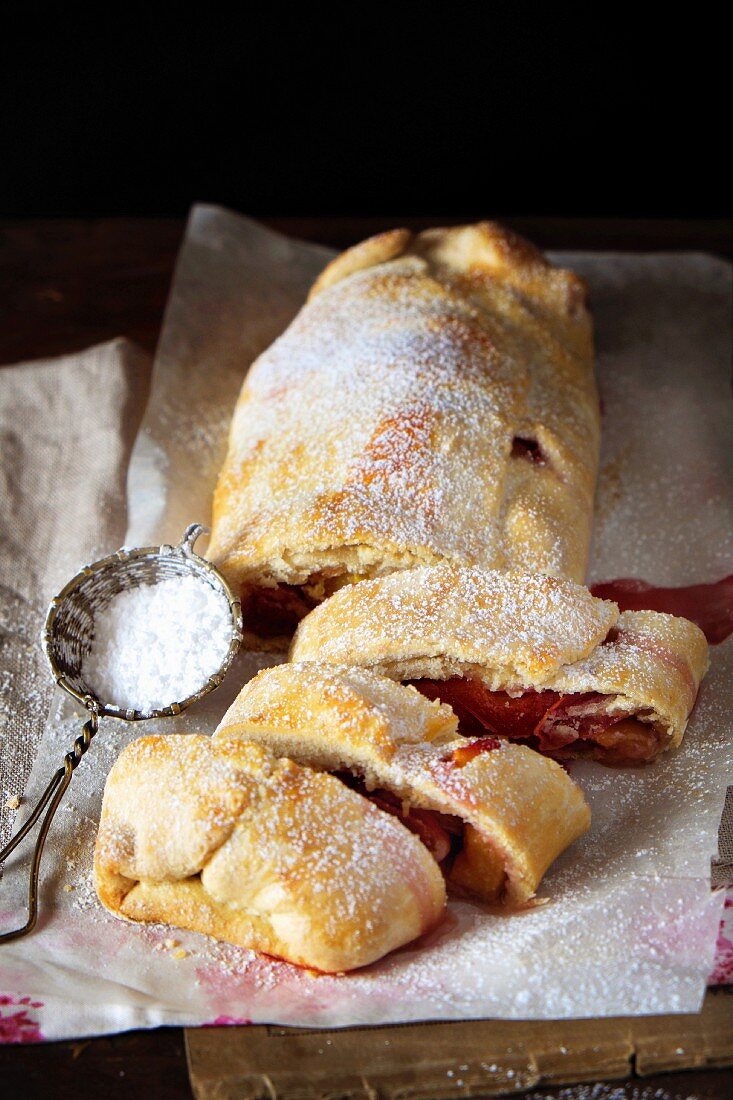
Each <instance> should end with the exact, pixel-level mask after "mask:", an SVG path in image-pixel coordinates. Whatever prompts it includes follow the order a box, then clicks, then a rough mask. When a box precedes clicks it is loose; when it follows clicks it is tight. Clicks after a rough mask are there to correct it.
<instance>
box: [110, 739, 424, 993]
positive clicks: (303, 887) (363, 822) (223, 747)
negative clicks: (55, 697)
mask: <svg viewBox="0 0 733 1100" xmlns="http://www.w3.org/2000/svg"><path fill="white" fill-rule="evenodd" d="M94 878H95V885H96V888H97V892H98V894H99V897H100V900H101V901H102V903H103V904H104V905H105V906H106V907H107V908H108V909H109V910H110V911H111V912H113V913H114V914H115V915H116V916H119V917H124V918H127V919H129V920H133V921H164V922H167V923H170V924H173V925H176V926H178V927H180V928H187V929H191V930H193V931H196V932H204V933H207V934H208V935H211V936H214V937H216V938H217V939H221V940H227V941H229V942H230V943H234V944H239V945H241V946H243V947H247V948H252V949H254V950H257V951H263V952H266V953H267V954H270V955H275V956H278V957H281V958H283V959H287V960H289V961H290V962H294V963H298V964H300V965H303V966H308V967H312V968H314V969H317V970H323V971H329V972H338V971H342V970H352V969H354V968H356V967H360V966H364V965H366V964H367V963H370V962H373V961H375V960H376V959H379V958H381V957H382V956H383V955H385V954H386V953H387V952H389V951H392V950H393V949H394V948H396V947H399V946H401V945H403V944H405V943H408V942H409V941H410V940H412V939H414V938H415V937H416V936H419V935H421V934H422V933H423V932H425V931H426V930H427V929H429V928H430V927H431V926H432V925H433V924H435V923H436V921H437V920H439V918H440V916H441V914H442V912H443V909H444V905H445V887H444V883H443V879H442V876H441V874H440V871H439V869H438V867H437V865H436V863H435V861H434V860H433V858H432V856H431V855H430V854H429V853H428V851H427V849H426V848H425V847H424V845H423V844H422V843H421V842H420V841H419V840H418V839H417V837H415V836H414V835H413V834H412V833H411V832H410V831H409V830H408V829H406V828H405V827H404V826H403V825H402V824H401V823H400V822H399V821H398V820H396V819H395V818H394V817H393V816H392V815H390V814H387V813H384V812H383V811H381V810H380V809H378V807H376V806H375V805H373V804H372V803H371V802H369V801H368V800H367V799H365V798H362V797H361V796H360V795H359V794H357V793H356V792H355V791H352V790H350V789H349V788H348V787H346V786H344V784H343V783H340V782H339V780H338V779H335V778H333V777H332V776H330V775H325V774H322V773H320V772H314V771H312V770H310V769H308V768H304V767H300V766H299V765H298V764H295V763H293V762H292V761H290V760H283V759H279V758H278V757H277V756H276V755H274V754H273V753H272V752H270V751H269V750H268V749H267V748H265V747H263V746H261V745H255V744H246V743H243V742H242V741H240V740H238V741H236V742H227V741H226V740H225V739H218V740H217V741H216V742H215V743H214V742H212V740H211V738H209V737H203V736H198V735H188V736H181V735H178V734H174V735H170V736H152V737H143V738H140V739H139V740H138V741H134V742H133V743H132V744H131V745H129V746H128V748H126V749H125V750H124V751H123V753H122V754H121V755H120V757H119V759H118V760H117V762H116V763H115V765H114V767H113V768H112V771H111V772H110V775H109V778H108V780H107V784H106V787H105V792H104V801H103V805H102V817H101V822H100V826H99V834H98V837H97V844H96V849H95V858H94Z"/></svg>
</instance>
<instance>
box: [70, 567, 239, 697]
mask: <svg viewBox="0 0 733 1100" xmlns="http://www.w3.org/2000/svg"><path fill="white" fill-rule="evenodd" d="M231 639H232V619H231V613H230V609H229V604H228V602H227V600H226V597H225V596H224V594H223V593H222V592H220V591H218V590H217V589H215V588H213V587H212V586H211V585H210V584H207V583H206V582H205V581H202V580H198V579H197V578H196V577H191V576H189V577H170V578H168V579H166V580H164V581H160V582H159V583H157V584H152V585H142V586H140V587H139V588H132V589H128V590H127V591H124V592H120V593H118V594H117V595H116V596H114V597H113V598H112V599H111V600H110V602H109V603H108V604H107V606H106V607H105V608H104V609H103V611H102V612H100V613H99V614H98V616H97V622H96V630H95V635H94V639H93V641H92V648H91V651H90V652H89V654H88V655H87V656H86V658H85V659H84V666H83V674H84V679H85V681H86V682H87V684H88V685H89V687H90V688H91V689H92V690H93V691H94V692H95V694H96V695H97V696H98V697H99V698H100V699H101V700H102V701H103V702H106V703H112V704H114V705H116V706H118V707H123V708H132V709H134V710H137V711H140V712H141V713H142V714H151V713H152V712H153V711H155V710H161V709H162V708H164V707H167V706H170V704H171V703H176V702H181V701H182V700H184V699H187V698H188V697H189V696H190V695H193V694H194V693H195V692H196V691H198V690H199V689H200V688H202V687H203V686H204V684H205V683H206V681H207V680H208V679H209V677H210V676H213V675H214V673H216V672H217V671H218V670H219V669H220V668H221V665H222V663H223V661H224V658H225V657H226V653H227V650H228V648H229V644H230V642H231Z"/></svg>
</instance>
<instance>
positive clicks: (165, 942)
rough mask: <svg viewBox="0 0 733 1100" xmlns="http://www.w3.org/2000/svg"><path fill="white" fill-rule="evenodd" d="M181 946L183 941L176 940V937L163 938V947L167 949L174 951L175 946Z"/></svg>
mask: <svg viewBox="0 0 733 1100" xmlns="http://www.w3.org/2000/svg"><path fill="white" fill-rule="evenodd" d="M180 946H181V941H180V940H174V939H171V938H169V939H167V940H163V947H165V949H166V950H167V951H172V950H173V948H174V947H180Z"/></svg>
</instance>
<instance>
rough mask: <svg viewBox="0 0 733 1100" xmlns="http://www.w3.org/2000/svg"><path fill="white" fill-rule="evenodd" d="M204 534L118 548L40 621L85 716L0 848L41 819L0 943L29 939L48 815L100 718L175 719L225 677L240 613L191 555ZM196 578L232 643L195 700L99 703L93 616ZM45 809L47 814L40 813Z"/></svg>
mask: <svg viewBox="0 0 733 1100" xmlns="http://www.w3.org/2000/svg"><path fill="white" fill-rule="evenodd" d="M202 534H208V528H206V527H202V526H201V525H200V524H192V525H191V526H190V527H188V528H187V529H186V532H185V534H184V535H183V538H182V539H181V541H180V543H178V545H177V546H167V545H164V546H145V547H140V548H138V549H135V550H126V549H124V548H123V549H122V550H118V551H117V552H116V553H114V554H110V555H109V556H108V557H106V558H102V559H101V560H100V561H97V562H94V563H93V564H92V565H87V566H86V567H85V568H84V569H82V570H81V571H80V572H79V573H77V575H76V576H75V577H72V579H71V580H70V581H69V582H68V584H66V585H65V586H64V588H62V590H61V592H59V594H58V596H56V597H55V598H54V599H53V600H52V601H51V605H50V607H49V609H48V615H47V617H46V628H45V636H44V648H45V651H46V656H47V657H48V660H49V663H50V665H51V671H52V673H53V675H54V679H55V680H56V683H57V684H58V685H59V686H60V687H62V688H63V689H64V691H67V692H68V693H69V695H72V696H73V697H74V699H76V700H77V701H78V702H79V703H81V704H82V705H83V706H84V707H85V708H86V709H87V711H88V712H89V717H88V719H87V721H86V722H85V723H84V727H83V729H82V732H81V733H80V734H79V736H78V737H77V738H76V740H75V741H74V746H73V748H72V749H71V750H70V751H69V752H67V753H66V756H65V757H64V762H63V764H62V765H61V767H60V768H59V769H58V770H57V771H56V772H55V773H54V775H53V777H52V778H51V781H50V782H49V784H48V786H47V787H46V789H45V791H44V792H43V794H42V795H41V797H40V799H39V800H38V802H37V804H36V806H35V807H34V809H33V812H32V813H31V814H30V816H29V818H28V820H27V821H26V822H25V824H24V825H22V826H21V828H20V829H19V830H18V831H17V832H16V833H15V835H14V836H13V837H12V838H11V840H10V841H9V842H8V843H7V844H6V845H5V847H4V848H3V849H2V851H0V876H1V875H2V865H3V863H4V861H5V860H6V859H7V858H8V856H9V855H10V854H11V852H13V851H14V850H15V849H16V848H17V847H18V845H19V844H20V843H21V841H22V840H23V839H24V838H25V837H26V836H27V835H28V833H29V832H30V831H31V829H32V828H33V826H34V825H35V824H36V822H37V821H38V820H39V818H40V817H41V815H43V821H42V822H41V827H40V830H39V833H38V838H37V840H36V844H35V847H34V849H33V860H32V862H31V869H30V880H29V883H28V920H27V921H26V923H25V924H24V925H23V926H22V927H21V928H16V929H13V930H12V931H10V932H4V933H2V934H0V943H8V942H9V941H10V940H15V939H20V937H21V936H25V935H27V934H28V933H29V932H30V931H31V930H32V929H33V928H34V927H35V924H36V920H37V918H38V880H39V873H40V866H41V857H42V855H43V847H44V844H45V842H46V837H47V836H48V831H49V829H50V827H51V822H52V821H53V817H54V814H55V813H56V810H57V809H58V806H59V803H60V802H61V799H62V798H63V797H64V794H65V792H66V789H67V787H68V786H69V783H70V782H71V777H72V775H73V774H74V769H75V768H76V766H77V764H78V763H79V761H80V760H81V758H82V756H83V755H84V753H85V752H86V751H87V749H88V748H89V745H90V743H91V740H92V738H93V737H94V735H95V733H96V732H97V730H98V728H99V720H100V718H102V717H105V716H107V717H111V718H122V719H124V720H125V721H127V722H138V721H144V720H145V719H148V718H165V717H169V716H172V715H176V714H180V713H181V711H183V710H185V709H186V707H189V706H190V705H191V704H192V703H195V702H197V700H199V699H202V698H203V697H204V696H205V695H207V694H208V693H209V692H210V691H212V690H213V689H214V688H215V687H218V686H219V684H220V683H221V682H222V680H223V679H224V677H225V676H226V674H227V672H228V671H229V668H230V666H231V663H232V661H233V660H234V657H235V656H236V654H237V651H238V650H239V647H240V644H241V641H242V609H241V606H240V602H239V599H238V597H237V596H235V595H234V593H233V592H232V590H231V588H230V587H229V585H228V584H227V582H226V581H225V580H224V578H223V576H222V575H221V573H220V572H219V571H218V569H216V568H215V567H214V566H213V565H212V564H211V562H209V561H207V560H206V559H205V558H202V557H200V556H199V555H198V554H195V553H194V551H193V546H194V543H195V542H196V540H197V539H198V538H199V536H200V535H202ZM185 576H194V577H197V578H198V579H199V580H201V581H203V582H205V583H207V584H209V585H210V586H211V587H212V588H214V589H217V590H219V591H220V592H221V593H222V594H223V595H224V596H225V597H226V599H227V602H228V604H229V610H230V612H231V617H232V640H231V642H230V645H229V648H228V650H227V653H226V656H225V658H224V661H223V662H222V664H221V666H220V668H219V669H218V671H217V672H216V673H214V675H213V676H210V677H209V679H208V680H207V681H206V683H205V684H203V686H202V687H200V688H199V689H198V691H196V692H195V693H194V694H193V695H190V696H189V697H188V698H187V699H183V700H182V701H180V702H171V703H170V704H169V705H168V706H166V707H163V708H162V709H159V710H155V711H152V712H151V713H145V714H143V713H141V712H140V711H137V710H131V709H129V708H123V707H119V706H117V705H116V704H115V703H114V702H110V701H109V700H103V699H99V698H97V696H96V695H95V694H94V692H93V691H92V690H91V689H90V687H89V685H88V684H86V683H85V682H84V671H83V666H84V660H85V658H86V657H87V656H88V654H89V653H90V651H91V648H92V641H93V639H94V627H95V622H96V618H97V616H98V615H99V614H101V613H103V612H104V609H105V607H106V606H107V604H108V603H109V602H110V600H111V599H112V598H113V597H114V596H116V595H118V594H119V593H120V592H123V591H126V590H127V589H131V588H139V587H141V586H143V585H154V584H157V583H159V582H160V581H164V580H168V579H170V578H173V577H185ZM44 811H45V813H44Z"/></svg>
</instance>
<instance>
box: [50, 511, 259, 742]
mask: <svg viewBox="0 0 733 1100" xmlns="http://www.w3.org/2000/svg"><path fill="white" fill-rule="evenodd" d="M205 531H206V528H204V527H201V526H200V525H198V524H197V525H194V526H192V527H190V528H188V530H187V531H186V533H185V535H184V536H183V539H182V541H181V542H180V543H179V544H178V545H177V546H167V545H164V546H145V547H140V548H137V549H134V550H126V549H122V550H118V551H117V552H116V553H114V554H110V555H109V556H108V557H106V558H102V559H101V560H100V561H97V562H94V564H93V565H88V566H86V567H85V568H84V569H82V570H81V571H80V572H79V573H77V575H76V576H75V577H73V578H72V579H71V580H70V581H69V583H68V584H67V585H65V586H64V588H63V589H62V590H61V592H59V594H58V596H56V597H55V599H54V600H52V602H51V605H50V607H49V610H48V616H47V618H46V631H45V639H44V642H45V649H46V655H47V657H48V660H49V663H50V665H51V669H52V672H53V675H54V677H55V679H56V682H57V683H58V684H59V686H60V687H62V688H63V689H64V690H65V691H67V692H68V693H69V694H70V695H73V696H74V698H75V699H77V700H79V702H81V703H83V704H84V705H85V706H89V705H90V703H93V704H95V705H96V709H97V711H98V713H99V715H108V716H110V717H113V718H124V719H125V720H127V721H141V720H143V719H148V718H162V717H166V716H170V715H174V714H179V713H180V712H181V711H182V710H184V709H185V708H186V707H188V706H190V705H191V703H194V702H196V701H197V700H198V699H200V698H202V697H203V696H204V695H206V694H207V693H208V692H209V691H211V690H212V689H213V688H215V687H217V686H218V685H219V684H220V683H221V682H222V680H223V679H224V677H225V676H226V674H227V672H228V671H229V668H230V666H231V664H232V661H233V660H234V657H235V656H236V654H237V651H238V650H239V647H240V645H241V641H242V612H241V607H240V602H239V599H238V598H237V597H236V596H235V595H234V593H233V592H232V590H231V588H230V587H229V585H228V584H227V582H226V581H225V580H224V578H223V577H222V575H221V573H219V571H218V570H217V569H216V568H215V567H214V566H213V565H212V564H211V562H208V561H206V559H205V558H202V557H200V556H199V555H198V554H195V553H194V552H193V544H194V543H195V541H196V539H197V538H198V537H199V536H200V535H201V534H203V533H204V532H205ZM190 576H194V577H196V578H197V579H198V580H199V581H201V582H202V583H205V584H208V585H210V587H212V588H213V589H214V590H215V591H218V592H220V593H221V594H222V595H223V596H224V597H225V599H226V600H227V603H228V605H229V610H230V612H231V620H232V639H231V643H230V645H229V648H228V650H227V653H226V656H225V658H224V661H223V663H222V665H221V667H220V668H219V669H218V670H217V672H216V673H214V675H213V676H211V677H209V679H208V680H207V681H206V682H205V683H204V684H203V685H202V686H201V687H200V688H199V689H198V690H197V691H196V692H194V693H193V694H192V695H189V696H188V697H187V698H185V699H181V700H175V701H171V703H170V704H169V705H168V706H166V707H164V708H163V709H161V710H155V711H152V712H150V711H146V712H145V713H142V712H141V711H137V710H133V709H130V708H122V707H119V706H117V705H116V703H115V701H114V700H110V699H99V698H98V697H97V696H96V694H95V692H94V690H93V689H92V687H91V685H89V684H88V683H86V682H85V680H84V662H85V659H86V657H87V656H88V654H89V653H90V651H91V648H92V643H93V641H94V631H95V624H96V622H97V620H98V616H100V615H103V614H104V610H105V608H106V606H107V604H109V602H110V600H112V599H113V597H115V596H117V595H118V594H119V593H120V592H125V591H128V590H129V589H133V588H140V587H142V586H145V585H154V584H157V583H159V582H160V581H165V580H169V579H171V578H175V577H190Z"/></svg>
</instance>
